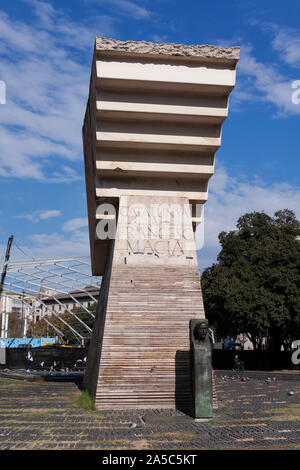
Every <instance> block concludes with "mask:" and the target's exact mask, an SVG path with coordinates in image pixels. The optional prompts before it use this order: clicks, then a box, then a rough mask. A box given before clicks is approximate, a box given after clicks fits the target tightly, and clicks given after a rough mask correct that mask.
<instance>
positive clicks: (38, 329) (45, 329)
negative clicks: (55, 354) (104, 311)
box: [27, 302, 97, 346]
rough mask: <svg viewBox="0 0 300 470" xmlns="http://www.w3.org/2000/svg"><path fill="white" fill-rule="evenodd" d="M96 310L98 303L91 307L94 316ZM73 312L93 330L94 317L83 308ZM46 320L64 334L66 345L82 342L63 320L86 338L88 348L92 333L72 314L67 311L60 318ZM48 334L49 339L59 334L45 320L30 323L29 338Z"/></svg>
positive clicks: (50, 317) (74, 309) (52, 317)
mask: <svg viewBox="0 0 300 470" xmlns="http://www.w3.org/2000/svg"><path fill="white" fill-rule="evenodd" d="M96 308H97V304H96V302H95V303H94V304H92V305H91V306H90V307H89V311H90V312H92V313H93V314H94V315H95V313H96ZM72 312H73V313H74V314H75V315H76V316H77V317H78V318H80V320H81V321H82V322H84V323H85V324H86V325H87V326H88V327H90V328H91V329H92V328H93V323H94V318H93V316H92V315H90V314H89V313H87V312H85V311H83V309H82V308H80V307H76V308H73V309H72ZM46 318H47V319H48V320H49V321H50V322H51V324H52V325H54V326H55V327H56V328H58V329H59V331H61V333H62V334H63V339H64V341H65V342H66V343H68V344H78V342H80V338H78V336H77V337H76V335H74V333H72V331H71V329H70V328H69V327H68V326H67V325H65V324H64V323H63V322H62V321H61V320H60V318H61V319H62V320H64V321H65V322H66V323H68V325H70V326H71V327H72V328H73V329H74V330H76V331H77V332H78V333H79V334H80V335H81V336H82V337H84V338H86V339H85V345H86V346H88V345H89V342H90V338H89V337H90V335H91V334H90V333H89V331H88V330H87V329H86V328H85V326H84V325H83V324H82V323H81V322H80V321H78V320H77V319H76V318H75V317H74V316H73V315H72V314H71V313H69V312H68V311H67V310H65V312H64V313H62V314H61V315H59V318H58V317H57V316H54V315H52V316H49V317H48V316H46ZM47 334H48V336H49V337H55V336H56V335H57V332H56V331H55V329H54V328H51V326H49V325H47V323H46V322H45V321H43V319H41V320H39V321H38V322H36V323H35V322H34V321H33V320H32V321H30V322H28V328H27V337H32V336H33V337H39V336H46V335H47Z"/></svg>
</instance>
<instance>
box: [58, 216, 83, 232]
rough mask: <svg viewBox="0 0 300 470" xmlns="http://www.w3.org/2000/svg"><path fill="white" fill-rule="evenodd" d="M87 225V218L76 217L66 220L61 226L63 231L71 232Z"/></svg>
mask: <svg viewBox="0 0 300 470" xmlns="http://www.w3.org/2000/svg"><path fill="white" fill-rule="evenodd" d="M87 225H88V220H87V217H77V218H75V219H70V220H68V221H67V222H66V223H65V224H64V225H63V231H64V232H72V231H73V230H77V229H79V228H82V227H87Z"/></svg>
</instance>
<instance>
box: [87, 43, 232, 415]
mask: <svg viewBox="0 0 300 470" xmlns="http://www.w3.org/2000/svg"><path fill="white" fill-rule="evenodd" d="M238 59H239V48H238V47H233V48H222V47H215V46H201V45H199V46H185V45H179V44H154V43H149V42H133V41H126V42H122V41H116V40H113V39H106V38H102V37H97V38H96V42H95V50H94V57H93V64H92V72H91V81H90V94H89V99H88V104H87V110H86V114H85V120H84V126H83V142H84V157H85V172H86V189H87V202H88V217H89V232H90V246H91V258H92V271H93V274H94V275H99V276H100V275H101V276H103V278H102V286H101V292H100V297H99V302H98V310H97V314H96V319H95V324H94V328H93V334H92V338H91V344H90V348H89V354H88V361H87V367H86V372H85V377H84V384H85V388H86V389H88V390H89V391H90V393H91V395H92V397H93V398H94V399H95V403H96V407H97V408H98V409H113V408H115V409H122V408H123V409H126V408H135V409H136V408H173V407H178V408H181V409H184V408H190V407H191V405H192V390H191V385H190V375H191V370H190V356H189V349H190V337H189V322H190V320H191V319H194V318H198V319H201V318H205V314H204V309H203V301H202V295H201V287H200V276H199V270H198V264H197V255H196V250H195V241H194V231H195V228H196V226H197V224H199V223H201V220H202V207H203V204H204V203H205V201H206V200H207V190H208V181H209V178H210V177H211V176H212V175H213V172H214V154H215V152H216V150H217V149H218V148H219V146H220V144H221V127H222V123H223V122H224V120H225V119H226V117H227V114H228V97H229V94H230V92H231V91H232V89H233V87H234V85H235V75H236V71H235V69H236V64H237V62H238Z"/></svg>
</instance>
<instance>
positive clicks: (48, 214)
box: [39, 210, 61, 220]
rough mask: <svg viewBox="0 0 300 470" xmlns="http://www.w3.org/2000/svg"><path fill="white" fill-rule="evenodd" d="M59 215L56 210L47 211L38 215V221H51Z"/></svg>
mask: <svg viewBox="0 0 300 470" xmlns="http://www.w3.org/2000/svg"><path fill="white" fill-rule="evenodd" d="M60 215H61V212H60V211H58V210H48V211H42V212H40V214H39V217H40V219H42V220H45V219H52V218H53V217H59V216H60Z"/></svg>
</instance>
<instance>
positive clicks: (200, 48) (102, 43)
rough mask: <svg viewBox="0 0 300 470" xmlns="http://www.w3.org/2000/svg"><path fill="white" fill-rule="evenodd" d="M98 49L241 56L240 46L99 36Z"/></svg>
mask: <svg viewBox="0 0 300 470" xmlns="http://www.w3.org/2000/svg"><path fill="white" fill-rule="evenodd" d="M95 49H96V51H101V52H102V51H115V52H124V53H126V52H127V53H128V52H130V53H136V54H158V55H170V56H182V57H188V56H190V57H191V56H194V57H203V58H206V59H211V58H214V59H235V60H238V59H239V57H240V48H239V47H238V46H235V47H220V46H212V45H207V44H205V45H185V44H174V43H162V44H158V43H154V42H147V41H118V40H116V39H110V38H104V37H100V36H97V37H96V44H95Z"/></svg>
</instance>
